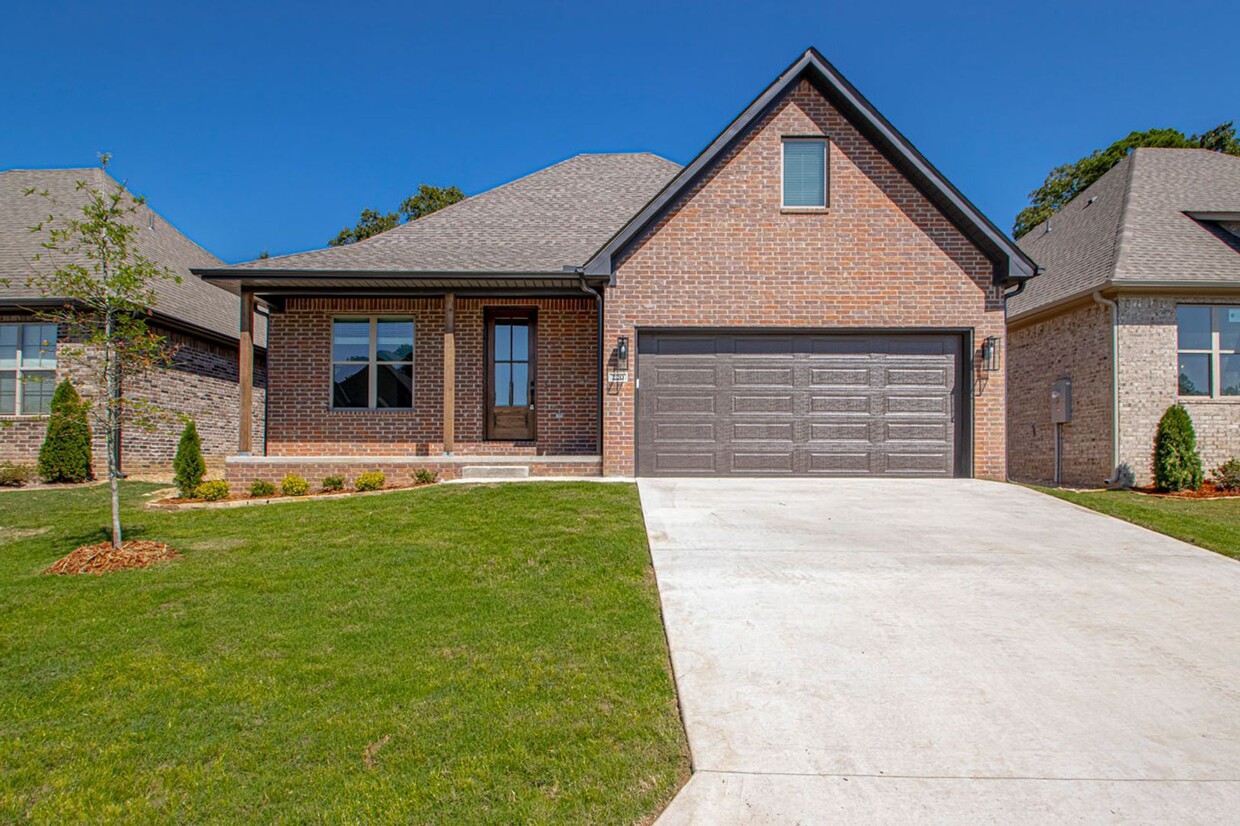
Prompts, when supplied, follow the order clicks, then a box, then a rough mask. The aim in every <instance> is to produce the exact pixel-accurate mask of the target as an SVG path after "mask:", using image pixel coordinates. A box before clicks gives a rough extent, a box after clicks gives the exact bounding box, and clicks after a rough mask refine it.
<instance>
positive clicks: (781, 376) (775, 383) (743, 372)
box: [732, 365, 796, 387]
mask: <svg viewBox="0 0 1240 826" xmlns="http://www.w3.org/2000/svg"><path fill="white" fill-rule="evenodd" d="M795 378H796V373H795V371H794V370H793V369H792V366H791V365H789V366H787V367H755V366H749V365H746V366H744V367H734V368H732V386H733V387H792V386H793V385H794V384H795V383H796V382H795Z"/></svg>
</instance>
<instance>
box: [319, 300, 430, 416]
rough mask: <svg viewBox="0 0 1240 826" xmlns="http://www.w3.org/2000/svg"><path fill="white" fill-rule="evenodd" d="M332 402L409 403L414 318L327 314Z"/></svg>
mask: <svg viewBox="0 0 1240 826" xmlns="http://www.w3.org/2000/svg"><path fill="white" fill-rule="evenodd" d="M332 407H333V408H335V409H337V410H378V409H384V410H387V409H393V410H409V409H412V408H413V319H411V318H389V317H386V316H382V317H379V316H376V317H370V318H337V319H333V320H332Z"/></svg>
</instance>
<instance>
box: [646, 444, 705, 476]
mask: <svg viewBox="0 0 1240 826" xmlns="http://www.w3.org/2000/svg"><path fill="white" fill-rule="evenodd" d="M655 471H656V472H657V473H663V474H669V475H670V474H677V473H709V474H714V472H715V452H714V451H713V450H711V451H659V453H658V454H657V456H656V457H655Z"/></svg>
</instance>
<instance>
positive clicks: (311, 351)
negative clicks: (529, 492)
mask: <svg viewBox="0 0 1240 826" xmlns="http://www.w3.org/2000/svg"><path fill="white" fill-rule="evenodd" d="M490 306H495V307H499V306H503V307H534V308H536V309H537V311H538V330H537V348H538V349H537V359H538V378H537V396H536V398H535V401H536V405H535V410H536V415H537V437H538V438H537V440H536V441H535V442H513V441H485V438H484V429H483V426H484V406H483V402H484V387H485V379H486V371H485V367H486V365H485V358H484V356H485V354H484V348H483V341H484V324H483V314H484V310H485V308H486V307H490ZM337 315H407V316H412V317H413V319H414V323H415V327H414V406H413V409H412V410H407V411H397V410H387V411H366V410H361V411H358V410H349V411H342V410H332V409H331V395H330V394H331V320H332V317H333V316H337ZM595 315H596V313H595V309H594V302H593V300H592V299H575V298H555V299H545V298H543V299H529V300H527V299H511V300H504V299H479V298H461V297H458V299H457V302H456V419H455V429H456V439H457V445H456V452H458V453H462V454H470V453H474V454H476V453H494V454H509V453H514V454H539V455H581V454H591V453H594V452H595V451H596V449H597V448H596V442H597V421H598V418H597V407H596V404H595V401H594V400H595V398H596V395H595V389H596V380H597V379H596V377H597V369H598V368H597V361H596V359H597V356H596V336H597V332H596V331H597V327H596V320H595ZM268 335H269V342H270V343H269V347H270V353H271V356H270V358H271V366H272V370H271V407H270V412H269V416H270V420H269V438H268V442H267V453H268V455H269V456H339V455H348V456H385V455H386V456H396V455H405V456H408V455H425V456H433V455H437V454H439V453H441V452H442V449H443V301H442V300H441V299H439V298H347V299H331V298H295V299H290V300H289V302H288V306H287V308H286V310H285V311H284V312H282V313H275V314H273V315H272V317H271V322H270V328H269V333H268Z"/></svg>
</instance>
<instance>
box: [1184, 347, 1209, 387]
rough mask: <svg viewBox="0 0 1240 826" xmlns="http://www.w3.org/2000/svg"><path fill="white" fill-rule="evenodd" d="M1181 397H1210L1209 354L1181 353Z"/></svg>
mask: <svg viewBox="0 0 1240 826" xmlns="http://www.w3.org/2000/svg"><path fill="white" fill-rule="evenodd" d="M1180 395H1181V396H1208V395H1210V356H1209V354H1207V353H1180Z"/></svg>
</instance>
